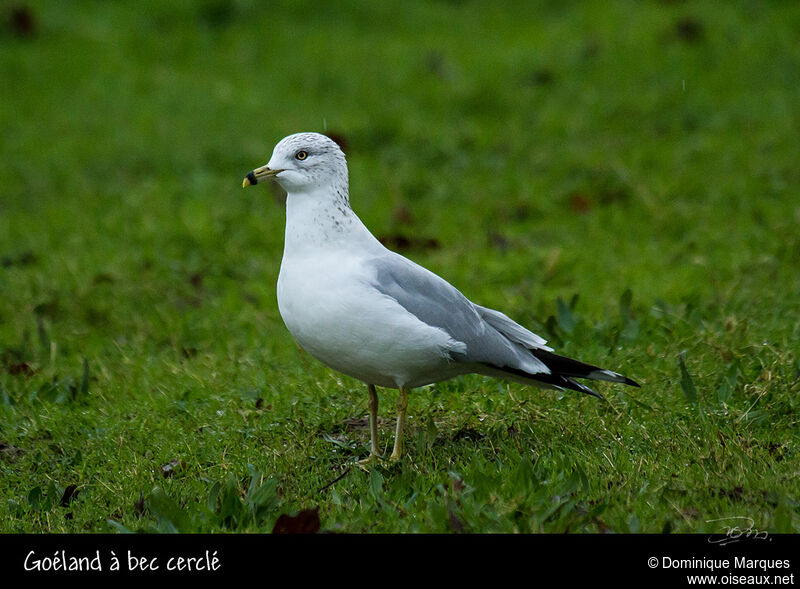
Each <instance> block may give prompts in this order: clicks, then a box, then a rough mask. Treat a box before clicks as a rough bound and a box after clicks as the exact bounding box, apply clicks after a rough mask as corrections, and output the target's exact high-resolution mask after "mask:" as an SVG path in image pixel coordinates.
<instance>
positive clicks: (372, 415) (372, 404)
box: [358, 384, 380, 465]
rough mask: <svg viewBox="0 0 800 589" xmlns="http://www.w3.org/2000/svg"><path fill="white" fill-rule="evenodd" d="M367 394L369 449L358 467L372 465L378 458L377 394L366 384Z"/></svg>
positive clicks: (371, 386)
mask: <svg viewBox="0 0 800 589" xmlns="http://www.w3.org/2000/svg"><path fill="white" fill-rule="evenodd" d="M367 392H368V393H369V402H368V407H369V437H370V447H369V456H367V457H366V458H364V459H362V460H359V461H358V464H360V465H372V464H374V463H376V462H377V461H378V458H380V450H379V449H378V393H377V391H376V390H375V385H372V384H368V385H367Z"/></svg>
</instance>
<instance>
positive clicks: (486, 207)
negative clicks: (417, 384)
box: [0, 0, 800, 532]
mask: <svg viewBox="0 0 800 589" xmlns="http://www.w3.org/2000/svg"><path fill="white" fill-rule="evenodd" d="M323 4H324V3H320V2H285V3H275V2H271V3H269V5H268V7H263V6H261V5H260V4H259V3H256V2H248V1H244V0H242V1H234V0H230V1H228V0H214V1H210V2H197V3H195V2H182V3H181V2H170V3H164V2H147V3H145V2H139V3H110V2H76V3H63V2H38V1H37V2H29V9H30V12H31V14H32V15H33V18H34V27H33V29H32V30H29V29H26V28H25V27H24V26H20V25H19V24H17V25H16V26H15V25H13V24H12V21H11V19H10V17H8V11H9V9H8V7H7V5H3V8H2V9H3V11H5V12H4V13H3V15H4V19H5V20H4V22H3V25H2V27H0V73H1V74H2V79H3V80H4V82H5V83H4V86H3V88H2V90H0V150H1V151H0V156H2V157H0V259H1V260H2V265H0V497H2V502H1V503H0V532H65V531H66V532H105V531H109V530H111V531H114V530H125V529H127V530H132V531H133V530H150V531H154V530H161V531H173V530H178V531H184V532H208V531H213V532H217V531H229V530H231V531H250V532H255V531H270V530H271V529H272V527H273V525H274V523H275V522H276V520H277V518H278V516H279V515H281V514H293V513H296V512H298V511H299V510H301V509H314V508H318V509H319V516H320V519H321V524H322V528H323V529H324V530H333V531H346V532H447V531H466V532H495V531H497V532H513V531H519V532H563V531H570V532H584V531H585V532H598V531H600V532H604V531H614V532H660V531H662V530H668V531H674V532H705V531H714V532H721V531H724V528H723V527H721V525H720V523H719V522H710V521H709V520H714V519H718V518H725V517H734V516H747V517H752V518H753V520H754V526H755V527H756V528H758V529H759V530H767V531H778V532H796V531H798V530H800V503H798V500H799V496H800V478H799V477H798V465H799V464H800V462H799V461H798V442H799V441H800V440H799V439H798V438H799V436H798V411H799V410H800V398H799V397H798V393H800V380H799V379H798V370H800V356H798V342H799V341H800V304H799V303H800V231H798V226H800V172H799V171H798V170H800V168H798V165H797V164H798V158H799V157H800V149H799V148H798V144H797V137H798V133H799V132H800V49H798V48H800V26H799V25H798V23H800V5H797V4H795V3H782V2H756V1H753V2H744V1H742V2H729V3H726V4H725V5H724V7H721V6H720V4H717V3H710V2H709V3H682V2H675V3H673V2H655V1H653V2H623V1H620V2H614V3H607V2H587V3H561V2H537V3H531V4H532V5H531V6H529V3H527V2H520V3H519V5H518V6H516V7H514V8H510V7H507V5H505V6H504V8H503V9H500V8H498V7H491V6H488V5H487V4H485V3H479V2H432V3H417V2H405V3H394V2H387V3H356V2H354V3H336V5H335V7H333V6H327V7H326V6H325V5H323ZM305 130H316V131H327V132H329V133H335V134H337V135H339V136H341V137H343V138H344V139H345V140H346V143H347V154H348V161H349V164H350V175H351V200H352V203H353V206H354V208H355V210H356V212H357V213H358V214H359V215H360V216H361V218H362V219H363V220H364V221H365V223H366V224H367V226H369V227H370V228H371V229H372V230H373V232H374V233H375V234H376V235H378V236H382V237H389V238H394V239H395V241H397V240H400V241H403V239H405V240H406V241H410V242H411V244H412V246H414V247H411V249H409V250H406V251H404V252H403V253H405V254H406V255H408V256H409V257H411V258H412V259H414V260H415V261H417V262H419V263H421V264H423V265H425V266H427V267H429V268H430V269H431V270H433V271H435V272H437V273H439V274H441V275H442V276H444V277H445V278H446V279H448V280H449V281H451V282H452V283H453V284H455V285H456V286H457V287H458V288H460V289H461V290H462V292H464V294H466V295H467V296H468V297H470V298H471V299H472V300H474V301H476V302H478V303H480V304H482V305H486V306H491V307H494V308H498V309H500V310H502V311H504V312H505V313H507V314H508V315H510V316H511V317H513V318H515V319H517V320H518V321H520V322H521V323H523V324H525V325H527V326H529V327H531V328H532V329H534V330H535V331H536V332H537V333H540V334H541V335H542V336H544V337H546V338H547V339H548V340H550V342H551V343H552V344H553V345H554V346H556V348H557V350H558V351H559V352H561V353H564V354H567V355H573V356H577V357H579V358H581V359H583V360H585V361H588V362H592V363H596V364H599V365H602V366H604V367H608V368H611V369H614V370H618V371H620V372H622V373H624V374H626V375H628V376H630V377H632V378H634V379H635V380H637V381H638V382H640V383H641V384H642V385H643V386H642V388H641V389H636V390H633V389H625V390H623V388H621V387H618V386H602V388H601V391H602V392H603V393H604V395H605V396H606V398H607V401H608V402H598V401H597V400H596V399H593V398H589V397H585V396H579V395H577V394H571V393H570V394H560V393H557V392H553V391H543V390H539V389H534V388H526V387H522V386H518V385H514V384H508V383H505V382H502V381H495V380H491V379H485V378H481V377H477V376H471V377H464V378H461V379H457V380H453V381H448V382H445V383H441V384H438V385H435V386H431V387H426V388H422V389H418V390H415V391H414V392H413V394H412V396H411V401H410V408H409V412H410V417H409V422H408V429H407V432H406V436H407V454H406V456H405V458H404V459H403V461H402V463H400V464H396V465H384V466H380V467H378V468H375V469H373V470H372V471H370V472H366V471H363V470H361V469H358V468H349V469H348V464H349V463H350V462H351V461H352V460H353V459H354V458H357V457H359V456H364V455H365V454H366V451H367V448H368V433H367V429H366V428H365V427H364V425H365V415H366V413H367V395H366V388H365V387H364V386H363V385H362V384H361V383H358V382H356V381H354V380H351V379H349V378H347V377H343V376H340V375H338V374H335V373H333V372H332V371H330V370H328V369H327V368H325V367H324V366H322V365H320V364H319V363H317V362H316V361H314V360H313V359H312V358H310V357H309V356H308V355H307V354H305V353H303V352H302V351H299V350H298V349H297V347H296V346H295V344H294V342H293V341H292V339H291V337H290V336H289V334H288V332H287V331H286V330H285V328H284V326H283V324H282V321H281V318H280V316H279V314H278V311H277V305H276V302H275V282H276V278H277V273H278V268H279V264H280V258H281V249H282V238H283V235H282V231H283V209H282V203H281V194H280V192H279V191H277V190H271V189H269V188H268V189H262V187H258V188H259V189H250V190H247V191H242V190H241V188H240V183H241V178H242V176H243V175H244V174H245V173H246V172H247V171H248V170H249V169H251V168H253V167H255V166H257V165H261V164H263V163H265V162H266V161H267V159H268V158H269V153H270V152H271V150H272V147H273V145H274V144H275V143H276V142H277V141H278V140H279V139H280V138H282V137H283V136H285V135H288V134H290V133H293V132H297V131H305ZM433 238H435V239H436V240H437V241H436V242H435V243H432V242H431V241H430V240H431V239H433ZM434 245H438V246H439V247H433V246H434ZM379 395H380V399H381V415H382V420H381V424H380V430H381V442H382V443H383V444H384V445H385V447H388V445H389V444H391V441H392V429H393V425H394V423H393V419H392V417H393V413H394V411H393V406H394V402H395V399H396V391H386V390H380V391H379ZM339 477H341V478H339ZM337 479H338V480H337Z"/></svg>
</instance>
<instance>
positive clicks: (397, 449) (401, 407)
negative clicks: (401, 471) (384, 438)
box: [389, 387, 408, 460]
mask: <svg viewBox="0 0 800 589" xmlns="http://www.w3.org/2000/svg"><path fill="white" fill-rule="evenodd" d="M406 407H408V389H406V388H405V387H400V398H399V399H398V401H397V429H396V430H395V433H394V450H392V455H391V456H390V457H389V460H400V457H401V456H402V455H403V428H404V427H405V425H406Z"/></svg>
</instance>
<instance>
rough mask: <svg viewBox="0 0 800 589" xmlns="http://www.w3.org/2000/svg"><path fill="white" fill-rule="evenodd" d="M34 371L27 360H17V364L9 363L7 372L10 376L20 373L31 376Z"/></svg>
mask: <svg viewBox="0 0 800 589" xmlns="http://www.w3.org/2000/svg"><path fill="white" fill-rule="evenodd" d="M35 372H36V371H35V370H34V369H33V368H31V365H30V364H28V363H27V362H19V363H17V364H11V365H9V367H8V373H9V374H10V375H12V376H17V375H22V376H25V377H29V376H33V375H34V373H35Z"/></svg>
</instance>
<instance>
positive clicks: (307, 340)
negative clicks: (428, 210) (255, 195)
mask: <svg viewBox="0 0 800 589" xmlns="http://www.w3.org/2000/svg"><path fill="white" fill-rule="evenodd" d="M267 179H272V180H275V181H277V182H278V184H280V185H281V187H283V189H284V190H286V193H287V200H286V235H285V242H284V249H283V259H282V261H281V268H280V272H279V275H278V288H277V295H278V309H279V310H280V314H281V317H282V318H283V321H284V323H285V324H286V327H287V329H288V330H289V332H290V333H291V334H292V336H293V337H294V339H295V340H296V341H297V343H298V344H299V345H300V346H301V347H302V348H303V349H305V350H306V351H307V352H308V353H310V354H311V355H312V356H313V357H315V358H316V359H318V360H319V361H321V362H323V363H324V364H326V365H328V366H329V367H331V368H333V369H334V370H337V371H339V372H341V373H343V374H346V375H348V376H351V377H353V378H356V379H358V380H360V381H362V382H364V383H365V384H366V385H367V392H368V395H369V403H368V406H369V424H370V454H369V456H368V458H367V459H365V460H364V461H362V462H369V463H373V462H375V461H376V460H377V459H378V457H379V456H380V451H379V447H378V395H377V392H376V388H375V387H384V388H394V389H398V391H399V400H398V404H397V422H396V429H395V440H394V448H393V449H392V454H391V456H390V460H398V459H400V458H401V456H402V453H403V428H404V427H405V421H406V409H407V407H408V392H409V390H410V389H413V388H415V387H421V386H425V385H429V384H432V383H435V382H439V381H443V380H446V379H450V378H453V377H456V376H459V375H462V374H469V373H478V374H482V375H487V376H493V377H500V378H503V379H506V380H511V381H515V382H519V383H523V384H528V385H536V386H540V387H544V388H554V389H559V390H567V389H569V390H574V391H579V392H582V393H586V394H589V395H593V396H596V397H599V398H601V399H602V397H600V395H598V394H597V393H596V392H595V391H594V390H592V389H591V388H589V387H588V386H586V385H584V384H582V383H580V382H578V381H576V380H575V379H576V378H582V379H590V380H600V381H608V382H613V383H622V384H626V385H631V386H636V387H638V386H639V385H638V384H637V383H635V382H634V381H632V380H631V379H629V378H627V377H625V376H622V375H621V374H618V373H616V372H612V371H610V370H604V369H602V368H598V367H597V366H592V365H591V364H586V363H584V362H580V361H578V360H573V359H571V358H567V357H565V356H559V355H557V354H555V353H554V351H553V348H551V347H549V346H547V345H546V344H547V342H546V341H545V340H544V339H542V338H541V337H539V336H538V335H536V334H534V333H532V332H531V331H529V330H527V329H526V328H524V327H522V326H521V325H519V324H518V323H516V322H515V321H513V320H511V319H510V318H508V317H507V316H506V315H504V314H503V313H501V312H499V311H495V310H493V309H489V308H487V307H481V306H480V305H476V304H475V303H473V302H471V301H470V300H469V299H467V298H466V297H465V296H464V295H463V294H461V292H459V291H458V290H457V289H456V288H455V287H454V286H452V285H451V284H450V283H448V282H447V281H445V280H444V279H443V278H440V277H439V276H437V275H436V274H434V273H433V272H430V271H429V270H426V269H425V268H423V267H422V266H419V265H417V264H415V263H414V262H412V261H411V260H409V259H407V258H405V257H403V256H401V255H400V254H397V253H395V252H393V251H391V250H389V249H387V248H385V247H384V246H383V244H381V243H380V242H379V241H378V240H377V239H376V238H375V237H374V236H373V235H372V233H370V231H369V230H368V229H367V227H366V226H365V225H364V223H362V222H361V219H359V218H358V216H356V214H355V212H354V211H353V209H352V208H351V207H350V198H349V190H348V173H347V162H346V160H345V155H344V153H343V152H342V150H341V149H340V148H339V146H338V145H337V144H336V143H335V142H334V141H332V140H331V139H329V138H328V137H326V136H324V135H321V134H318V133H296V134H294V135H289V136H288V137H285V138H284V139H282V140H281V141H280V142H278V144H277V145H276V146H275V149H274V151H273V152H272V157H271V158H270V160H269V162H268V163H267V164H266V165H265V166H261V167H259V168H256V169H254V170H252V171H251V172H249V173H248V174H247V176H246V177H245V179H244V181H243V182H242V186H243V187H246V186H250V185H254V184H258V183H259V182H260V181H262V180H267Z"/></svg>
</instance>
